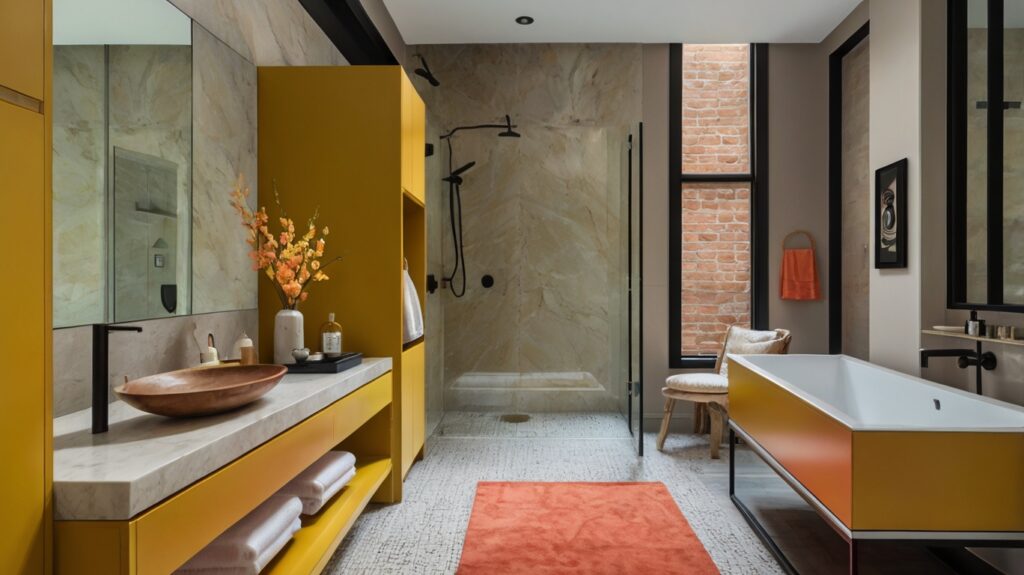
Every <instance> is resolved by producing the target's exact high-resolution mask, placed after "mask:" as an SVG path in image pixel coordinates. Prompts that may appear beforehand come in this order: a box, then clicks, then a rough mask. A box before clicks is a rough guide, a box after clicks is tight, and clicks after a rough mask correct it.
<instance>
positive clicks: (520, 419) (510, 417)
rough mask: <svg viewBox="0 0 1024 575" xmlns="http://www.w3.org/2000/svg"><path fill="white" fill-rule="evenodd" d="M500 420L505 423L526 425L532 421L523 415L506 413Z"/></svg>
mask: <svg viewBox="0 0 1024 575" xmlns="http://www.w3.org/2000/svg"><path fill="white" fill-rule="evenodd" d="M499 419H501V420H502V421H503V422H505V423H526V422H527V421H530V416H529V415H526V414H523V413H506V414H505V415H502V416H501V417H500V418H499Z"/></svg>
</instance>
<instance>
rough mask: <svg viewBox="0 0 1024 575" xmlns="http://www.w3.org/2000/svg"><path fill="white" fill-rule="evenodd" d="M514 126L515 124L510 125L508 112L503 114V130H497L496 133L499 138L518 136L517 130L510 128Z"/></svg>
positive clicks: (510, 120) (510, 119)
mask: <svg viewBox="0 0 1024 575" xmlns="http://www.w3.org/2000/svg"><path fill="white" fill-rule="evenodd" d="M515 127H516V126H513V125H512V117H511V116H509V115H508V114H505V131H503V132H499V133H498V137H499V138H519V137H521V136H520V134H519V132H517V131H515V130H513V129H512V128H515Z"/></svg>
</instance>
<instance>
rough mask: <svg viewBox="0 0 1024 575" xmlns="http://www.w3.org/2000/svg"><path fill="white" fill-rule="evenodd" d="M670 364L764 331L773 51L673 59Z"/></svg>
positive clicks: (680, 49) (690, 53)
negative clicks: (743, 333)
mask: <svg viewBox="0 0 1024 575" xmlns="http://www.w3.org/2000/svg"><path fill="white" fill-rule="evenodd" d="M669 65H670V70H669V90H670V94H669V105H670V109H669V123H670V127H669V242H670V243H669V262H668V265H669V338H668V339H669V364H670V367H674V368H711V367H714V364H715V357H716V355H717V353H718V351H719V350H720V349H721V345H722V341H723V340H724V336H725V330H726V329H727V328H728V326H729V325H731V324H743V325H750V326H752V327H754V328H756V329H766V328H767V326H768V291H769V289H768V281H767V278H768V254H767V249H768V245H767V244H768V145H767V142H768V46H767V45H766V44H749V45H748V44H728V45H722V44H717V45H710V44H685V45H684V44H673V45H672V46H671V47H670V52H669Z"/></svg>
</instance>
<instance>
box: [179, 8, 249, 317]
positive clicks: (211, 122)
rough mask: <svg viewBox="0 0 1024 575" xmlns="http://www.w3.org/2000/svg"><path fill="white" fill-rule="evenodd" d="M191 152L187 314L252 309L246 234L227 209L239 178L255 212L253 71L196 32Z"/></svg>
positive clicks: (212, 39) (206, 34) (228, 50)
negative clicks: (189, 308) (189, 311)
mask: <svg viewBox="0 0 1024 575" xmlns="http://www.w3.org/2000/svg"><path fill="white" fill-rule="evenodd" d="M192 43H193V45H194V46H195V54H196V58H195V65H194V66H193V81H194V83H195V90H194V92H193V93H194V98H195V141H194V146H195V150H194V153H193V157H194V158H195V163H194V165H193V176H194V178H195V184H194V186H193V192H192V193H193V210H192V242H193V245H194V249H193V252H192V274H193V275H192V291H193V298H192V310H193V313H208V312H214V311H225V310H232V309H250V308H255V307H256V289H257V288H256V281H257V279H258V278H257V274H256V272H254V271H253V270H252V263H251V260H250V259H249V255H248V252H249V246H248V245H246V243H245V229H244V228H242V225H241V223H240V221H239V219H238V215H237V214H236V213H235V211H234V209H233V208H232V207H231V204H230V202H229V200H230V193H231V190H232V189H233V187H234V185H235V181H236V180H237V178H238V176H239V175H242V177H243V178H244V179H245V183H246V185H247V186H249V188H250V189H251V191H252V195H251V196H250V198H249V201H250V205H251V206H252V207H255V205H256V196H257V189H256V66H254V65H253V64H252V63H251V62H249V61H248V60H246V59H245V58H243V57H241V56H240V55H239V54H238V53H236V52H235V51H234V50H232V49H231V47H230V46H228V45H227V44H225V43H224V42H221V41H220V40H219V39H217V38H216V37H215V36H213V35H212V34H210V33H209V32H207V31H206V30H205V29H203V27H202V26H198V25H195V24H193V26H192Z"/></svg>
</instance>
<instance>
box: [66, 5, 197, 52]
mask: <svg viewBox="0 0 1024 575" xmlns="http://www.w3.org/2000/svg"><path fill="white" fill-rule="evenodd" d="M53 43H54V44H56V45H63V44H73V45H83V44H139V45H144V44H149V45H169V44H191V43H192V20H190V19H189V17H188V16H186V15H185V14H184V13H182V12H181V11H179V10H178V9H177V8H175V7H174V6H173V5H171V3H170V2H167V0H53Z"/></svg>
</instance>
